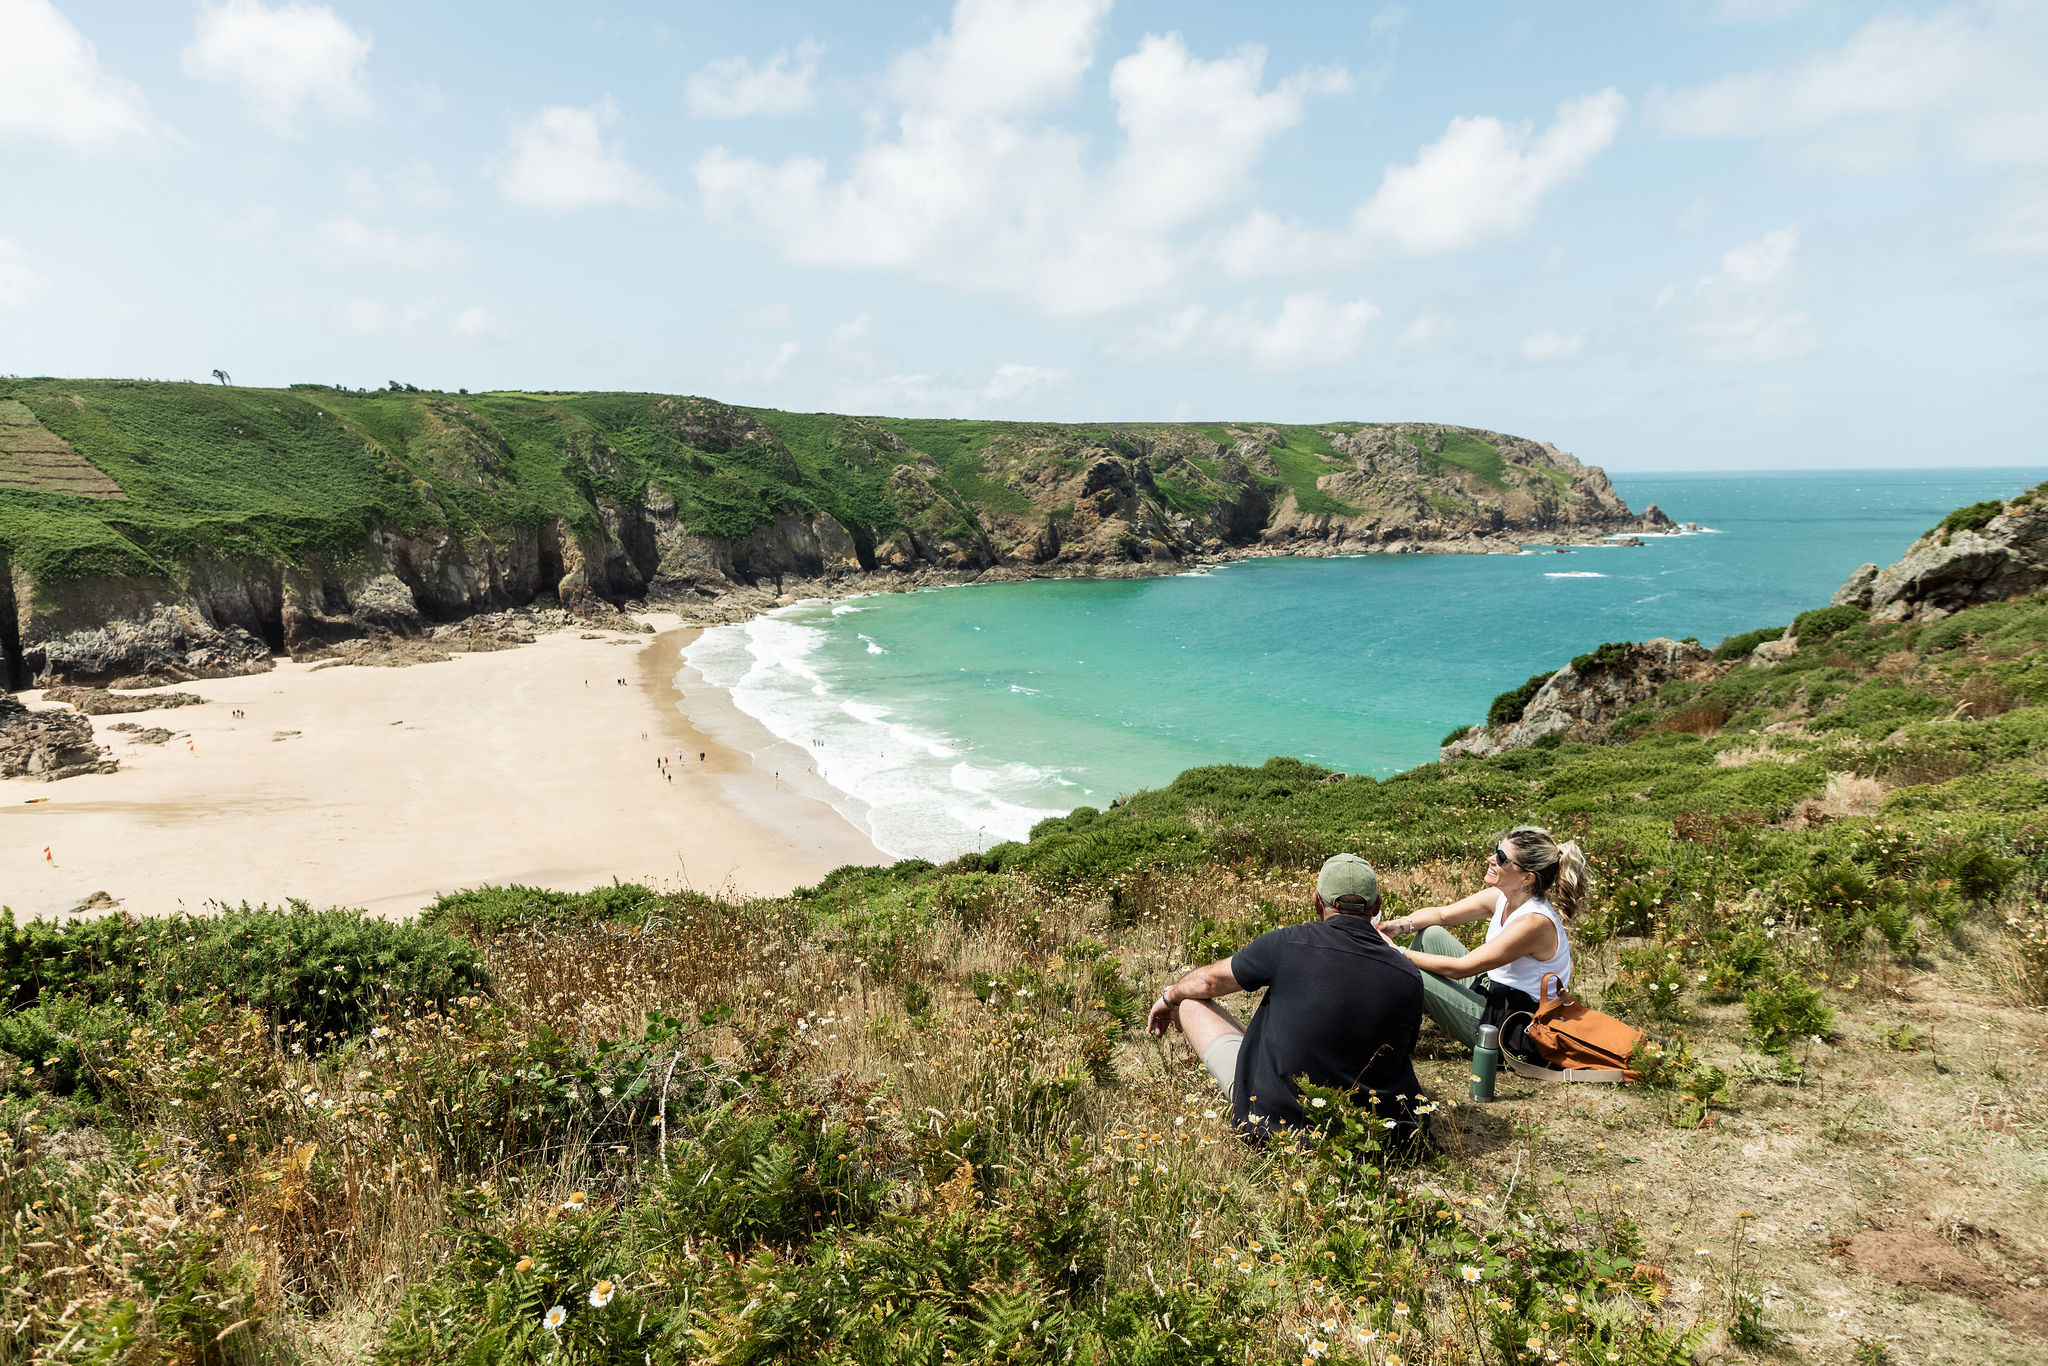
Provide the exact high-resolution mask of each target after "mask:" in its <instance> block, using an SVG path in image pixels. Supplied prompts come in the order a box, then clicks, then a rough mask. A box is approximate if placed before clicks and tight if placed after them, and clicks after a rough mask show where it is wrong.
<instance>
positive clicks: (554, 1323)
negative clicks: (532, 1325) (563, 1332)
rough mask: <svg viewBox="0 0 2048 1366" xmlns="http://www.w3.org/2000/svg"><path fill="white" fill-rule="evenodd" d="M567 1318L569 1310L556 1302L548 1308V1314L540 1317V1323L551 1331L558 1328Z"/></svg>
mask: <svg viewBox="0 0 2048 1366" xmlns="http://www.w3.org/2000/svg"><path fill="white" fill-rule="evenodd" d="M568 1319H569V1311H568V1310H566V1309H564V1308H562V1306H561V1305H559V1304H558V1305H556V1306H555V1307H554V1308H553V1309H550V1310H548V1316H547V1317H546V1318H544V1319H542V1320H541V1323H542V1324H543V1325H544V1326H545V1327H546V1328H547V1329H548V1330H549V1331H550V1332H553V1331H554V1330H555V1329H557V1328H560V1327H561V1326H562V1325H563V1324H564V1323H566V1322H567V1321H568Z"/></svg>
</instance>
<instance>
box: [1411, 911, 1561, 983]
mask: <svg viewBox="0 0 2048 1366" xmlns="http://www.w3.org/2000/svg"><path fill="white" fill-rule="evenodd" d="M1546 946H1547V951H1546ZM1401 951H1402V952H1403V953H1405V954H1407V955H1408V961H1409V962H1411V963H1413V964H1415V966H1416V967H1418V968H1421V969H1422V970H1423V971H1424V972H1433V973H1435V974H1436V975H1437V976H1439V977H1452V978H1461V977H1477V976H1478V975H1479V974H1480V973H1482V972H1488V971H1491V970H1492V969H1494V968H1497V967H1500V966H1502V965H1503V964H1506V963H1512V962H1514V961H1515V960H1516V959H1517V958H1525V957H1527V956H1528V955H1530V954H1532V953H1533V954H1537V955H1539V956H1540V957H1543V958H1549V957H1551V956H1553V955H1554V954H1555V953H1556V951H1557V928H1556V927H1555V926H1554V925H1552V924H1551V923H1550V919H1549V917H1548V916H1541V915H1525V916H1520V917H1518V918H1517V919H1515V920H1512V921H1510V922H1509V923H1508V927H1507V928H1506V929H1505V930H1502V931H1501V932H1500V933H1499V934H1498V935H1495V936H1494V937H1493V938H1492V939H1491V940H1489V941H1488V942H1487V943H1484V944H1481V945H1480V946H1479V947H1478V948H1476V949H1474V950H1472V952H1470V953H1468V954H1466V955H1465V956H1464V957H1463V958H1447V957H1445V956H1444V955H1442V954H1438V953H1417V952H1416V951H1415V950H1413V949H1403V950H1401Z"/></svg>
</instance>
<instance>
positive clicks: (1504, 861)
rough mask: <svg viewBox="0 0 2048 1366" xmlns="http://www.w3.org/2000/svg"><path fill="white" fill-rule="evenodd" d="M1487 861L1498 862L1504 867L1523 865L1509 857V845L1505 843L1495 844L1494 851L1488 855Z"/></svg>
mask: <svg viewBox="0 0 2048 1366" xmlns="http://www.w3.org/2000/svg"><path fill="white" fill-rule="evenodd" d="M1486 861H1487V862H1488V863H1498V864H1500V865H1501V866H1502V867H1504V868H1520V867H1521V866H1522V865H1521V864H1519V863H1517V862H1515V861H1514V860H1513V859H1511V858H1509V857H1508V847H1507V846H1506V845H1505V844H1496V845H1494V846H1493V852H1492V853H1490V854H1488V855H1487V856H1486Z"/></svg>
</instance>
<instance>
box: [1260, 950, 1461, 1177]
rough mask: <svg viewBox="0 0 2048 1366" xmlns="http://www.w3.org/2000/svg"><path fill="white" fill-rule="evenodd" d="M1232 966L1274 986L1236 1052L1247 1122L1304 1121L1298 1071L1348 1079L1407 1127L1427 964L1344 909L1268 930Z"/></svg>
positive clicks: (1325, 1080) (1319, 1079)
mask: <svg viewBox="0 0 2048 1366" xmlns="http://www.w3.org/2000/svg"><path fill="white" fill-rule="evenodd" d="M1230 972H1231V975H1232V976H1233V977H1235V978H1236V979H1237V984H1238V985H1239V986H1241V987H1243V988H1244V989H1245V990H1246V991H1255V990H1257V989H1258V988H1260V987H1266V988H1268V990H1267V992H1266V1000H1265V1003H1264V1004H1263V1005H1261V1006H1260V1007H1259V1011H1258V1013H1257V1014H1256V1015H1254V1016H1252V1022H1251V1025H1250V1026H1249V1027H1248V1028H1247V1029H1246V1030H1245V1036H1244V1045H1243V1047H1242V1048H1241V1049H1240V1050H1239V1051H1238V1055H1237V1081H1236V1086H1235V1087H1234V1089H1233V1091H1232V1105H1233V1107H1234V1108H1235V1110H1236V1115H1237V1123H1238V1125H1239V1126H1240V1127H1249V1128H1253V1129H1258V1130H1262V1131H1265V1132H1268V1133H1270V1132H1271V1131H1272V1130H1273V1129H1275V1128H1281V1127H1291V1126H1299V1125H1303V1124H1306V1123H1307V1122H1308V1116H1307V1113H1306V1112H1305V1111H1304V1110H1303V1109H1302V1108H1301V1103H1300V1096H1299V1093H1297V1092H1296V1090H1295V1089H1294V1084H1293V1082H1292V1080H1291V1078H1294V1077H1306V1078H1307V1079H1308V1080H1309V1081H1310V1082H1313V1083H1314V1084H1315V1085H1317V1086H1328V1087H1335V1088H1343V1087H1350V1088H1351V1090H1352V1091H1353V1092H1354V1093H1355V1094H1356V1096H1357V1098H1358V1102H1359V1104H1361V1105H1372V1106H1373V1107H1374V1108H1375V1109H1377V1110H1378V1111H1379V1112H1380V1113H1381V1114H1382V1115H1384V1116H1385V1117H1387V1118H1389V1119H1393V1120H1396V1121H1397V1122H1398V1123H1399V1124H1400V1126H1401V1127H1400V1130H1399V1135H1400V1136H1401V1137H1406V1135H1407V1134H1408V1132H1409V1131H1410V1128H1411V1126H1412V1124H1413V1118H1412V1115H1411V1109H1410V1107H1411V1104H1412V1098H1413V1097H1414V1096H1415V1094H1416V1092H1417V1091H1418V1090H1419V1089H1420V1087H1419V1084H1418V1083H1417V1082H1416V1080H1415V1067H1414V1064H1413V1062H1412V1061H1411V1058H1412V1055H1413V1053H1414V1051H1415V1038H1416V1035H1417V1034H1419V1033H1420V1032H1421V1030H1422V971H1421V969H1419V968H1417V967H1416V966H1415V965H1414V964H1413V963H1411V962H1409V961H1408V959H1407V957H1406V956H1405V955H1404V954H1402V953H1401V951H1400V950H1398V949H1396V948H1394V947H1393V946H1392V945H1390V944H1388V943H1387V941H1386V940H1384V939H1382V938H1380V933H1379V931H1378V930H1376V929H1374V928H1373V927H1372V924H1371V922H1370V921H1367V920H1364V919H1362V918H1360V917H1358V916H1355V915H1338V916H1332V917H1330V918H1329V919H1328V920H1319V921H1316V922H1315V923H1313V924H1308V925H1288V926H1285V927H1283V928H1281V929H1277V930H1273V931H1270V932H1268V933H1266V934H1262V935H1260V936H1259V937H1258V938H1257V939H1254V940H1253V941H1252V942H1251V943H1249V944H1247V945H1245V946H1244V947H1243V948H1242V949H1239V950H1238V951H1237V952H1236V953H1234V954H1232V955H1231V956H1230ZM1394 1136H1395V1135H1393V1134H1390V1135H1389V1137H1394Z"/></svg>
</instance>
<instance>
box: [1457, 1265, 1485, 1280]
mask: <svg viewBox="0 0 2048 1366" xmlns="http://www.w3.org/2000/svg"><path fill="white" fill-rule="evenodd" d="M1458 1274H1459V1275H1460V1276H1463V1277H1464V1278H1465V1279H1466V1280H1468V1281H1476V1280H1478V1279H1479V1278H1480V1272H1479V1268H1478V1267H1476V1266H1461V1267H1459V1268H1458Z"/></svg>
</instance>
